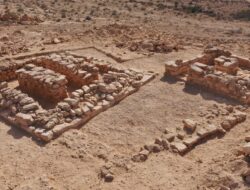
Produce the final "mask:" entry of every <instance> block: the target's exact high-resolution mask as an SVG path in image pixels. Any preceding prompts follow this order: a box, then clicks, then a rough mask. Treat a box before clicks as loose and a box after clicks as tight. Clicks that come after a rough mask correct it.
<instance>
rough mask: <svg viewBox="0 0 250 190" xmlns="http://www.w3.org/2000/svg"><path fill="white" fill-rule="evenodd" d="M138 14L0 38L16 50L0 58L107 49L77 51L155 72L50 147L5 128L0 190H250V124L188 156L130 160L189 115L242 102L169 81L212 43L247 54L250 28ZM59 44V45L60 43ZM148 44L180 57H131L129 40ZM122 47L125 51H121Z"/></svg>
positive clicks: (27, 29)
mask: <svg viewBox="0 0 250 190" xmlns="http://www.w3.org/2000/svg"><path fill="white" fill-rule="evenodd" d="M13 2H14V1H13ZM14 3H15V2H14ZM93 3H94V2H93ZM116 6H118V5H114V7H115V8H117V7H116ZM3 7H4V6H3ZM66 8H67V7H66ZM111 8H112V7H111ZM132 13H133V12H132ZM57 14H59V13H57ZM138 14H139V17H131V16H128V15H126V16H124V17H121V18H119V19H118V21H117V19H115V18H112V17H110V18H109V16H106V15H104V16H103V15H100V16H99V17H97V16H96V17H93V20H91V21H87V22H82V21H81V22H76V21H75V20H77V19H75V20H73V21H68V20H64V22H54V21H53V19H56V18H58V17H57V16H55V18H50V19H46V18H45V22H43V23H40V24H38V25H28V26H27V25H16V24H15V25H13V24H10V25H9V26H5V25H1V26H0V37H1V36H6V35H7V36H8V38H9V40H8V43H7V42H2V41H1V43H2V44H4V46H6V47H7V49H10V51H8V52H7V54H6V53H3V54H1V53H0V54H1V56H2V58H6V57H12V56H15V55H16V56H20V55H27V54H32V53H37V52H41V51H56V50H59V49H70V48H77V47H95V48H96V49H98V50H102V52H100V51H97V50H96V49H95V48H94V49H93V48H90V49H87V50H81V51H74V52H75V53H82V54H86V55H92V56H94V57H98V58H103V59H105V60H108V61H110V62H112V63H113V64H119V65H123V66H125V67H131V68H137V69H141V70H145V71H147V70H151V71H154V72H156V73H158V76H157V77H156V78H155V79H154V80H153V81H152V82H150V83H148V84H147V85H145V86H143V87H142V88H141V89H140V90H139V91H138V92H137V93H135V94H132V95H131V96H129V97H127V98H126V99H125V100H123V101H122V102H120V103H119V104H118V105H116V106H114V107H112V108H110V109H108V110H107V111H105V112H103V113H101V114H100V115H98V116H96V117H95V118H94V119H92V120H91V121H89V122H88V123H87V124H86V125H84V126H83V127H81V128H80V129H75V130H70V131H67V132H65V133H64V134H63V135H62V136H60V137H59V138H57V139H56V140H54V141H52V142H50V143H48V144H43V143H41V142H39V141H36V140H34V139H32V138H31V137H30V136H29V135H27V134H26V133H25V132H23V131H22V130H20V129H18V128H16V127H14V126H12V127H11V126H10V125H8V124H6V123H3V122H1V124H0V141H1V143H0V189H1V190H10V189H13V190H14V189H15V190H30V189H32V190H33V189H36V190H47V189H48V190H52V189H56V190H85V189H93V190H98V189H100V190H102V189H117V190H118V189H122V190H123V189H136V190H140V189H141V190H166V189H173V190H195V189H197V190H201V189H211V190H212V189H216V190H217V189H218V190H219V189H223V188H225V187H229V188H231V189H250V187H249V186H248V185H247V184H245V183H244V181H243V180H242V178H241V176H240V175H241V172H242V171H243V170H244V169H245V168H247V163H246V162H245V161H244V160H243V158H242V157H241V156H239V155H238V154H237V150H238V149H239V147H240V146H241V145H242V144H243V143H244V138H245V136H246V134H247V133H248V134H249V121H248V119H249V118H248V119H247V121H246V122H244V123H242V124H239V125H237V126H236V127H235V128H234V129H232V130H231V131H230V132H229V133H227V134H226V135H225V136H224V137H223V138H215V139H212V140H210V141H208V142H205V143H203V144H201V145H199V146H197V147H195V148H194V149H193V150H192V151H190V152H189V153H187V154H186V155H184V156H180V155H179V154H175V153H170V152H167V151H163V152H160V153H158V154H152V156H150V157H149V159H148V160H147V161H146V162H142V163H134V162H132V161H131V157H132V155H133V154H135V153H137V152H138V151H139V149H140V147H142V146H143V145H145V144H147V143H150V142H153V141H154V139H155V138H156V137H159V136H161V134H162V132H163V131H164V129H165V128H169V129H175V128H177V127H180V126H182V120H183V119H186V118H192V119H198V113H199V112H200V111H202V110H203V111H206V109H207V108H209V107H211V106H212V105H213V104H218V105H237V104H238V103H237V102H232V101H231V100H228V99H226V98H223V97H221V96H218V95H215V94H213V93H211V92H206V91H204V90H201V89H197V88H195V87H192V88H190V89H188V90H184V84H183V83H182V82H176V81H170V80H167V79H166V78H165V77H164V62H165V61H167V60H176V59H189V58H193V57H194V56H196V55H198V54H199V53H201V52H202V49H203V48H204V47H205V46H206V45H209V44H213V45H217V46H221V47H226V48H227V49H228V50H232V51H233V52H234V53H237V54H238V55H242V56H246V57H250V23H249V22H243V21H236V20H232V21H225V20H215V18H210V17H208V16H204V15H196V16H193V15H186V14H184V13H180V15H179V14H177V13H176V12H175V11H172V10H171V11H166V12H165V13H164V14H162V15H161V14H159V13H157V11H156V12H154V14H152V15H151V16H145V15H144V11H139V12H138ZM81 18H82V17H81ZM166 18H167V19H166ZM145 19H148V20H149V21H147V22H145ZM51 20H52V21H51ZM115 20H116V21H115ZM115 22H116V24H114V23H115ZM119 27H120V28H119ZM117 28H118V29H117ZM128 31H129V32H128ZM54 38H58V39H60V41H61V43H59V44H54V43H53V39H54ZM144 40H154V41H161V42H163V41H164V42H166V43H169V45H173V44H174V45H177V46H178V51H175V50H174V51H172V52H170V53H155V52H150V51H147V50H145V49H140V50H138V51H133V52H131V51H130V50H129V45H130V43H132V42H137V41H144ZM118 42H119V44H121V43H122V44H124V46H122V47H117V43H118ZM4 46H1V47H4ZM19 47H20V48H19ZM23 47H28V50H26V49H25V50H24V49H23ZM105 52H106V55H105V54H104V53H105ZM12 85H13V87H14V86H15V85H16V83H15V82H13V83H12ZM249 115H250V114H249V113H248V117H249ZM107 164H111V165H112V168H111V169H112V172H113V173H114V181H113V182H111V183H106V182H104V181H103V179H101V178H100V177H99V174H100V168H101V167H102V166H103V165H107Z"/></svg>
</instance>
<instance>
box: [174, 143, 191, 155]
mask: <svg viewBox="0 0 250 190" xmlns="http://www.w3.org/2000/svg"><path fill="white" fill-rule="evenodd" d="M170 146H171V148H172V149H175V150H177V151H178V152H179V153H181V154H182V153H185V152H186V151H187V150H188V147H187V146H186V145H185V144H183V143H181V142H173V143H171V145H170Z"/></svg>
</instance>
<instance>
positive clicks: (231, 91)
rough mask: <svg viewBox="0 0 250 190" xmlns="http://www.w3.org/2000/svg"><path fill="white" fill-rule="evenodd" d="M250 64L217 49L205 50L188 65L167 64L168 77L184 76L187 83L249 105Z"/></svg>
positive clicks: (184, 62)
mask: <svg viewBox="0 0 250 190" xmlns="http://www.w3.org/2000/svg"><path fill="white" fill-rule="evenodd" d="M249 67H250V60H249V59H247V58H242V57H237V56H235V55H232V54H231V53H230V52H227V51H223V50H220V49H217V48H210V49H206V50H205V51H204V53H203V55H201V56H198V57H196V58H195V59H192V60H188V61H182V60H177V61H171V62H167V63H166V64H165V75H171V76H175V77H179V76H185V77H186V83H188V84H195V85H199V86H202V87H205V88H206V89H210V90H212V91H214V92H216V93H218V94H222V95H225V96H228V97H230V98H233V99H236V100H238V101H240V102H242V103H245V104H250V98H249V97H250V91H249V90H250V80H249V72H248V71H247V70H245V68H249Z"/></svg>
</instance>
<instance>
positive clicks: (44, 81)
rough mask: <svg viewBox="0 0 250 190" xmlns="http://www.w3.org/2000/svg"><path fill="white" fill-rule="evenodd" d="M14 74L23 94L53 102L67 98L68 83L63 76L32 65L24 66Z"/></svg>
mask: <svg viewBox="0 0 250 190" xmlns="http://www.w3.org/2000/svg"><path fill="white" fill-rule="evenodd" d="M16 73H17V78H18V83H19V86H20V89H21V90H22V91H23V92H27V93H28V94H32V95H33V96H37V97H40V98H47V99H49V100H53V101H60V100H62V99H64V98H66V97H67V86H66V84H67V83H68V81H67V79H66V77H65V76H64V75H61V74H58V73H55V72H54V71H52V70H50V69H45V68H43V67H37V66H35V65H33V64H27V65H25V66H24V67H23V68H21V69H19V70H17V71H16Z"/></svg>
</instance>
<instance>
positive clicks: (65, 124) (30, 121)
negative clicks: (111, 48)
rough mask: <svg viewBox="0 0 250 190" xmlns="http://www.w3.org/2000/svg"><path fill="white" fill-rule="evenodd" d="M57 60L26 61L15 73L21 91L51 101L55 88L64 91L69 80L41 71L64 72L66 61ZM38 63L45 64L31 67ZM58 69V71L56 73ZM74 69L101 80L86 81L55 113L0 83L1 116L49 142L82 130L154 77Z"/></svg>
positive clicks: (91, 68) (77, 64)
mask: <svg viewBox="0 0 250 190" xmlns="http://www.w3.org/2000/svg"><path fill="white" fill-rule="evenodd" d="M55 57H57V55H56V56H55ZM55 57H54V59H55ZM60 57H61V56H60ZM54 59H53V61H51V58H50V59H48V58H44V57H42V58H41V57H40V58H39V59H37V58H36V59H32V60H30V61H27V62H26V65H25V66H24V67H23V68H21V69H19V70H18V71H16V73H17V75H18V80H19V82H20V87H21V90H22V91H25V90H26V91H29V93H32V92H38V91H39V90H40V92H41V93H42V94H41V95H43V96H45V97H47V98H48V96H49V95H48V93H49V92H50V89H57V88H55V85H56V87H58V88H64V87H65V85H66V83H67V80H66V79H65V77H63V75H59V74H58V73H55V72H54V71H51V70H49V69H48V68H47V66H45V67H39V65H42V66H44V63H46V64H47V62H50V63H49V64H48V65H49V66H48V67H50V66H51V67H52V65H54V66H53V70H57V69H58V68H60V69H62V68H61V66H60V64H61V62H63V61H62V60H60V61H56V60H54ZM59 59H60V58H59ZM44 60H45V61H44ZM63 60H64V59H63ZM35 62H43V63H42V64H31V63H35ZM63 63H64V62H63ZM58 65H59V66H58ZM65 65H68V63H67V64H65ZM73 65H74V67H73ZM55 67H58V68H57V69H54V68H55ZM46 68H47V69H46ZM72 68H75V69H76V70H75V71H76V72H78V71H79V70H82V71H86V73H84V74H85V75H84V76H87V75H88V74H89V73H90V74H92V76H98V75H99V77H98V78H97V77H93V78H92V79H91V80H90V81H87V82H86V80H85V81H84V85H82V86H81V87H79V89H77V90H75V91H74V92H72V93H70V94H69V97H65V98H63V99H62V100H60V102H58V103H57V105H56V106H55V108H53V109H44V108H42V107H41V106H40V105H39V103H38V102H36V101H35V100H34V99H33V98H31V97H29V96H28V95H27V94H24V93H23V92H22V91H19V90H16V89H10V88H8V87H7V83H6V82H4V83H0V98H1V99H0V100H1V102H0V116H1V117H2V118H4V119H5V120H6V121H8V122H9V123H11V124H13V125H16V126H19V127H21V128H22V129H24V130H26V131H27V132H28V133H30V134H32V135H33V136H35V137H36V138H38V139H41V140H43V141H45V142H49V141H50V140H52V139H54V138H56V137H58V136H59V135H60V134H62V133H63V132H64V131H66V130H68V129H71V128H75V127H79V126H80V125H83V124H84V123H86V122H87V121H88V120H90V119H91V118H93V117H94V116H95V115H97V114H99V113H101V112H103V111H105V110H106V109H108V108H109V107H111V106H114V105H115V104H117V103H118V102H119V101H121V100H122V99H124V98H125V97H127V96H128V95H130V94H132V93H134V92H136V91H137V90H138V89H139V88H140V87H141V86H142V85H144V84H145V83H147V82H148V81H150V80H151V79H153V78H154V76H155V75H154V74H152V73H142V72H139V71H135V70H131V69H120V68H116V67H113V66H111V65H109V64H106V65H105V64H100V65H98V64H90V63H89V64H87V63H86V62H82V61H77V62H74V63H73V64H72ZM100 68H101V69H100ZM58 70H59V69H58ZM65 70H66V71H67V72H69V73H70V72H72V70H71V69H69V68H68V69H65ZM100 70H102V71H100ZM59 73H60V72H59ZM51 75H52V76H51ZM69 75H70V74H69ZM66 77H67V76H66ZM48 78H52V80H46V79H48ZM52 81H53V82H52ZM74 81H76V80H74ZM54 82H55V83H54ZM57 82H59V84H58V83H57ZM69 82H72V81H69ZM60 85H61V86H60ZM41 89H42V90H41ZM57 90H58V89H57Z"/></svg>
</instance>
